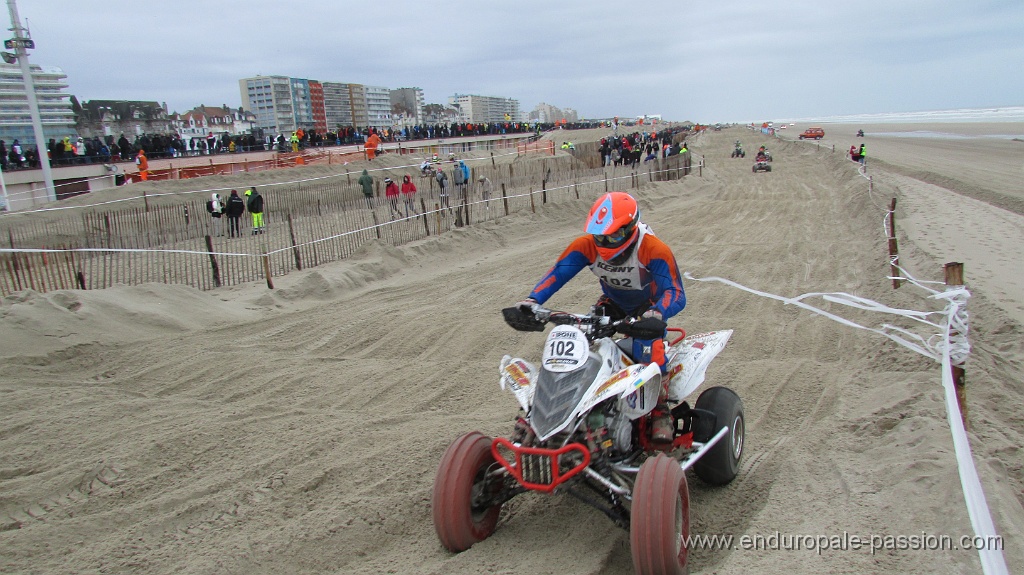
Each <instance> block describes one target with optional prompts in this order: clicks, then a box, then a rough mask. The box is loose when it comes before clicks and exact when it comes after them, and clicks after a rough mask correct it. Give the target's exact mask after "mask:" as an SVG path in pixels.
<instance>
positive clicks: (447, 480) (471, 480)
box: [430, 431, 502, 553]
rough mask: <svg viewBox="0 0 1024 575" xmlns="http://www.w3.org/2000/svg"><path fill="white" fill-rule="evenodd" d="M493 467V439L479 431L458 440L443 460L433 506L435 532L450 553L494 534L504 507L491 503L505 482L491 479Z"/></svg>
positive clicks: (435, 485) (446, 452)
mask: <svg viewBox="0 0 1024 575" xmlns="http://www.w3.org/2000/svg"><path fill="white" fill-rule="evenodd" d="M492 464H494V456H493V455H492V454H491V439H490V438H489V437H487V436H485V435H483V434H482V433H480V432H478V431H472V432H470V433H467V434H465V435H463V436H462V437H460V438H458V439H456V440H455V441H454V442H453V443H452V444H451V445H450V446H449V447H448V450H447V451H445V452H444V456H443V457H442V458H441V464H440V465H438V467H437V475H436V476H435V477H434V492H433V495H432V496H431V500H430V504H431V507H432V508H433V515H434V530H435V531H436V532H437V537H438V539H440V540H441V545H444V547H445V548H446V549H448V550H449V551H453V552H456V553H458V552H459V551H465V550H466V549H469V548H470V547H472V546H473V544H474V543H476V542H477V541H483V540H484V539H487V538H488V537H490V536H491V534H492V533H494V529H495V527H496V526H497V524H498V514H499V513H500V512H501V504H500V503H499V504H496V505H491V504H489V502H490V501H491V500H492V497H493V496H495V495H497V494H498V493H499V492H500V491H501V488H502V482H501V480H496V479H490V480H489V479H488V478H487V471H488V470H489V469H490V468H491V466H492Z"/></svg>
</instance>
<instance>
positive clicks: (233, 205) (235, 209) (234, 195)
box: [226, 190, 245, 238]
mask: <svg viewBox="0 0 1024 575" xmlns="http://www.w3.org/2000/svg"><path fill="white" fill-rule="evenodd" d="M226 211H227V214H228V235H229V236H230V237H232V238H233V237H236V236H237V237H242V232H241V229H240V227H239V223H240V222H241V219H242V214H244V213H245V200H243V199H242V198H240V197H239V196H238V190H231V196H229V197H228V205H227V210H226Z"/></svg>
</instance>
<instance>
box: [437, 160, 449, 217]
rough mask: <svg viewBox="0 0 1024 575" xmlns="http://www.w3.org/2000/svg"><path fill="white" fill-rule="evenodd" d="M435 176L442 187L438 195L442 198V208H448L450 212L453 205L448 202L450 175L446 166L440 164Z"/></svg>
mask: <svg viewBox="0 0 1024 575" xmlns="http://www.w3.org/2000/svg"><path fill="white" fill-rule="evenodd" d="M434 178H435V179H437V186H438V188H440V191H438V194H437V197H438V198H439V199H440V200H441V208H442V209H444V208H448V211H449V212H450V211H451V209H452V207H451V204H449V203H448V176H447V175H445V173H444V168H442V167H441V166H438V167H437V174H435V175H434Z"/></svg>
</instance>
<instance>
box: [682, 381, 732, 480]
mask: <svg viewBox="0 0 1024 575" xmlns="http://www.w3.org/2000/svg"><path fill="white" fill-rule="evenodd" d="M694 407H695V408H697V409H704V410H707V411H710V412H712V413H714V414H715V424H714V425H710V426H701V432H700V435H701V437H698V433H696V432H695V433H694V437H693V440H694V441H700V442H702V443H703V442H706V441H708V440H710V439H711V438H712V437H714V435H715V434H716V433H718V430H720V429H722V427H723V426H728V427H729V431H727V432H726V433H725V436H724V437H722V438H721V439H719V440H718V443H716V444H715V446H714V447H712V448H711V449H709V450H708V451H707V453H705V454H704V455H703V456H701V458H700V459H698V460H697V462H696V463H694V464H693V471H694V473H696V474H697V477H700V478H701V480H703V481H705V482H707V483H710V484H711V485H725V484H726V483H729V482H730V481H732V480H733V479H735V478H736V474H737V473H739V463H740V457H741V456H742V455H743V439H744V424H743V401H742V400H741V399H740V396H738V395H736V393H735V392H734V391H733V390H731V389H729V388H727V387H711V388H708V389H706V390H704V392H703V393H701V394H700V396H699V397H698V398H697V403H696V404H695V405H694Z"/></svg>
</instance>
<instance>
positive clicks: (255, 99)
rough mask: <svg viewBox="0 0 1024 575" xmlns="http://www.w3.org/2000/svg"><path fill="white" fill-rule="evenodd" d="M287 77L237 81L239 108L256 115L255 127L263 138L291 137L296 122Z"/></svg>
mask: <svg viewBox="0 0 1024 575" xmlns="http://www.w3.org/2000/svg"><path fill="white" fill-rule="evenodd" d="M291 85H292V82H291V78H288V77H287V76H256V77H255V78H243V79H241V80H239V81H238V87H239V90H240V92H241V95H242V107H243V108H245V109H246V110H249V111H250V112H252V113H253V114H255V115H256V126H257V127H259V128H262V129H263V131H264V132H265V133H267V134H291V133H292V132H294V131H295V130H296V128H297V127H298V126H297V122H296V118H295V113H294V104H293V101H292V87H291Z"/></svg>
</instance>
